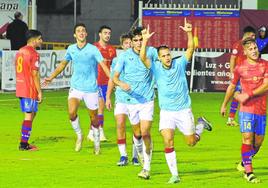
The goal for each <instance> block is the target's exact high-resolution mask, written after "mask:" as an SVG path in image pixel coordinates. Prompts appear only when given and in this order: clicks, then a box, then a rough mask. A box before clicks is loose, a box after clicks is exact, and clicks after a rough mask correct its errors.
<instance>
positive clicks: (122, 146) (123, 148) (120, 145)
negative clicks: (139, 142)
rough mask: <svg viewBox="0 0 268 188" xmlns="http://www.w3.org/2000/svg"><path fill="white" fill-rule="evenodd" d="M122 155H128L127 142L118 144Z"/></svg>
mask: <svg viewBox="0 0 268 188" xmlns="http://www.w3.org/2000/svg"><path fill="white" fill-rule="evenodd" d="M117 145H118V149H119V153H120V156H125V157H127V149H126V144H117Z"/></svg>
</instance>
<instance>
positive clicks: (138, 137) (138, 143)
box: [133, 135, 142, 155]
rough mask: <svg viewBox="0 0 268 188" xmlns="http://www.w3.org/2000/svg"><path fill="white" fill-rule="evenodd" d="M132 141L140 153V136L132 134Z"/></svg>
mask: <svg viewBox="0 0 268 188" xmlns="http://www.w3.org/2000/svg"><path fill="white" fill-rule="evenodd" d="M133 143H134V145H135V147H136V149H137V152H138V154H140V155H142V139H141V136H135V135H133Z"/></svg>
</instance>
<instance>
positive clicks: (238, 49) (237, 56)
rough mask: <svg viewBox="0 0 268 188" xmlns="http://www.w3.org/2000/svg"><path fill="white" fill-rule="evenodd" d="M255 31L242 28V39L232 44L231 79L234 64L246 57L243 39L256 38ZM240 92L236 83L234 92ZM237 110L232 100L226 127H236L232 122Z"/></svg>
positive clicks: (239, 87) (236, 105)
mask: <svg viewBox="0 0 268 188" xmlns="http://www.w3.org/2000/svg"><path fill="white" fill-rule="evenodd" d="M255 32H256V31H255V29H254V28H253V27H251V26H247V27H245V28H244V30H243V37H242V39H241V40H239V41H237V42H236V43H234V45H233V50H232V54H231V57H230V73H231V74H230V75H231V78H232V75H233V71H234V68H235V66H236V64H238V63H239V62H240V61H243V59H246V56H245V55H244V52H243V46H242V40H243V39H245V38H248V37H250V38H253V39H255V38H256V34H255ZM240 90H241V86H240V82H238V83H237V86H236V91H240ZM237 108H238V101H237V100H236V99H235V98H233V100H232V102H231V107H230V112H229V117H228V120H227V123H226V124H227V125H229V126H238V123H237V122H236V121H235V120H234V119H235V114H236V111H237Z"/></svg>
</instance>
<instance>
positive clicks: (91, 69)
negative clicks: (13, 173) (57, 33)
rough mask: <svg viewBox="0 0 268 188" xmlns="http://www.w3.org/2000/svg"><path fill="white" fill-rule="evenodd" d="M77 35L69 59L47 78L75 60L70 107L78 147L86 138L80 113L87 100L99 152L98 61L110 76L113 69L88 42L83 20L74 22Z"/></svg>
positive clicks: (47, 80) (54, 76) (49, 80)
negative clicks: (81, 102) (80, 105)
mask: <svg viewBox="0 0 268 188" xmlns="http://www.w3.org/2000/svg"><path fill="white" fill-rule="evenodd" d="M74 37H75V39H76V44H72V45H70V46H69V47H68V49H67V52H66V55H65V59H64V60H63V61H62V62H61V63H60V64H59V65H58V66H57V68H56V69H55V71H54V72H53V73H52V74H51V75H50V76H49V77H48V78H46V79H45V85H46V84H49V83H50V82H51V81H52V80H53V79H54V78H56V77H57V75H58V74H60V73H61V72H62V71H63V69H64V68H65V67H66V65H67V64H68V63H69V62H70V61H72V63H73V64H72V66H73V75H72V78H71V88H70V90H69V96H68V109H69V118H70V122H71V124H72V127H73V129H74V131H75V133H76V135H77V140H76V145H75V151H80V149H81V145H82V140H83V136H82V131H81V128H80V123H79V117H78V115H77V111H78V107H79V104H80V101H81V100H83V101H84V102H85V104H86V107H87V108H88V112H89V116H90V120H91V125H92V127H93V133H94V153H95V154H96V155H97V154H99V153H100V133H99V122H98V117H97V112H98V106H99V105H98V104H99V103H98V102H99V101H98V86H97V74H98V73H97V65H98V64H99V65H100V66H101V67H102V68H103V70H104V71H105V74H106V75H107V76H109V74H110V72H109V69H108V67H107V66H106V65H105V63H104V62H103V61H104V59H103V57H102V55H101V53H100V51H99V50H98V49H97V48H96V47H95V46H93V45H92V44H89V43H87V41H86V37H87V30H86V26H85V25H84V24H83V23H79V24H76V25H75V26H74Z"/></svg>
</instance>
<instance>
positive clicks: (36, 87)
mask: <svg viewBox="0 0 268 188" xmlns="http://www.w3.org/2000/svg"><path fill="white" fill-rule="evenodd" d="M26 40H27V45H26V46H24V47H22V48H20V49H19V51H18V52H17V54H16V63H15V64H16V97H18V98H19V99H20V107H21V111H22V112H23V113H24V120H23V122H22V126H21V140H20V145H19V150H22V151H23V150H29V151H34V150H37V147H36V146H34V145H30V144H29V142H28V141H29V139H30V135H31V131H32V124H33V120H34V118H35V116H36V113H37V111H38V103H41V102H42V91H41V86H40V74H39V63H40V60H39V54H38V53H37V51H36V50H35V48H37V47H41V44H42V42H43V40H42V34H41V32H40V31H38V30H28V31H27V32H26Z"/></svg>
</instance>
